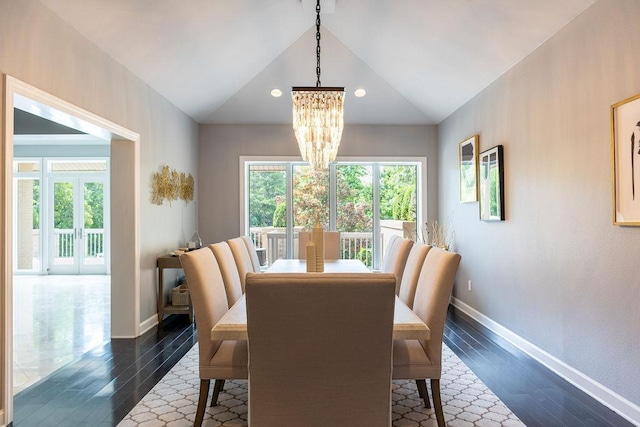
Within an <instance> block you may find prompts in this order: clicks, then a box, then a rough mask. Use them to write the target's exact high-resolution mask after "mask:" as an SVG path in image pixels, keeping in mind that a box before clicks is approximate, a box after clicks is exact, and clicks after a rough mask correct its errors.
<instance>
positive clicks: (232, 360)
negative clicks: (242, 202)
mask: <svg viewBox="0 0 640 427" xmlns="http://www.w3.org/2000/svg"><path fill="white" fill-rule="evenodd" d="M180 263H181V264H182V268H183V269H184V274H185V277H186V279H187V286H188V287H189V293H190V294H191V301H192V304H193V309H194V312H195V317H196V322H197V325H198V327H197V330H198V364H199V375H200V396H199V398H198V407H197V409H196V417H195V421H194V426H196V427H199V426H201V425H202V420H203V419H204V411H205V406H206V404H207V397H208V396H209V386H210V381H211V380H212V379H213V380H215V382H214V387H213V396H212V398H211V406H215V405H216V404H217V401H218V394H219V393H220V391H221V390H222V388H223V387H224V380H229V379H246V378H247V377H248V371H247V364H248V352H247V342H246V341H244V340H243V341H235V340H225V341H212V340H211V328H213V326H214V325H215V324H216V323H217V322H218V321H219V320H220V318H221V317H222V316H223V315H224V314H225V313H226V312H227V310H228V309H229V305H228V303H227V293H226V290H225V286H224V282H223V280H222V274H221V272H220V268H219V266H218V263H217V262H216V258H215V256H214V255H213V253H212V252H211V251H210V250H209V249H207V248H202V249H197V250H195V251H191V252H187V253H184V254H182V255H180Z"/></svg>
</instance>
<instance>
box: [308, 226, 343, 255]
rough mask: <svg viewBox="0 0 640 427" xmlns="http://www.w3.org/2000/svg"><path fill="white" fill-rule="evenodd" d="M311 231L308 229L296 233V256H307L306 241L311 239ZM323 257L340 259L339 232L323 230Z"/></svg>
mask: <svg viewBox="0 0 640 427" xmlns="http://www.w3.org/2000/svg"><path fill="white" fill-rule="evenodd" d="M311 235H312V233H311V232H310V231H301V232H299V233H298V258H299V259H306V258H307V250H306V248H307V243H309V241H310V240H311V238H312V237H311ZM324 258H325V259H340V232H339V231H325V232H324Z"/></svg>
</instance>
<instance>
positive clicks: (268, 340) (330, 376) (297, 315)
mask: <svg viewBox="0 0 640 427" xmlns="http://www.w3.org/2000/svg"><path fill="white" fill-rule="evenodd" d="M394 290H395V278H394V277H393V275H391V274H370V273H342V274H337V273H325V274H304V273H282V274H279V273H273V274H249V275H248V276H247V293H246V301H247V333H248V337H249V419H248V421H249V425H250V426H252V427H272V426H279V427H289V426H296V427H298V426H305V427H326V426H368V427H376V426H380V427H388V426H390V425H391V366H392V362H391V353H392V339H393V311H394V298H395V294H394Z"/></svg>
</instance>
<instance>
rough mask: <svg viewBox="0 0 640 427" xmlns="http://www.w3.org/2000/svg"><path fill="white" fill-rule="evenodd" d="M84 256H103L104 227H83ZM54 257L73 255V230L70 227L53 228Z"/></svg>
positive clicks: (69, 256) (70, 256)
mask: <svg viewBox="0 0 640 427" xmlns="http://www.w3.org/2000/svg"><path fill="white" fill-rule="evenodd" d="M83 232H84V233H83V240H84V256H85V258H93V257H102V256H104V229H102V228H85V229H84V230H83ZM53 236H54V245H55V252H54V254H55V258H72V257H73V256H74V252H73V251H74V244H75V230H74V229H72V228H56V229H54V230H53Z"/></svg>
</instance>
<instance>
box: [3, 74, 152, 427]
mask: <svg viewBox="0 0 640 427" xmlns="http://www.w3.org/2000/svg"><path fill="white" fill-rule="evenodd" d="M4 83H5V84H4V103H3V104H4V105H3V106H4V111H3V116H4V117H3V123H4V126H3V128H2V130H3V133H2V134H1V135H0V137H1V142H2V144H1V146H0V148H1V149H2V162H1V163H0V168H1V170H2V174H1V177H0V180H1V182H2V186H3V188H4V191H2V192H0V198H1V200H0V201H1V202H2V207H3V208H2V210H0V224H2V228H1V230H0V237H1V238H0V242H1V243H0V245H1V246H2V248H1V249H0V253H3V258H2V262H0V279H1V281H0V306H1V307H2V312H3V313H2V315H0V362H1V363H0V386H1V387H0V424H8V423H10V422H12V421H13V394H14V393H13V383H14V382H13V377H14V370H13V368H14V358H13V356H14V351H13V349H14V341H13V338H14V331H18V330H19V331H22V330H23V329H19V328H18V326H21V325H15V326H14V319H17V317H16V316H14V313H15V311H16V310H22V308H19V307H17V306H14V295H17V292H16V289H15V286H16V285H17V284H19V283H20V279H22V277H20V276H16V277H17V279H16V280H15V283H14V266H15V265H16V264H14V260H15V262H16V263H17V262H18V259H19V258H20V256H19V253H18V252H19V249H18V242H20V241H21V240H22V242H23V243H24V242H26V241H28V239H29V238H28V237H26V234H28V232H25V236H22V235H21V236H18V234H19V233H21V231H20V230H21V228H20V227H16V226H15V222H14V216H16V218H17V216H18V213H17V211H15V210H14V208H16V206H15V205H14V193H16V192H18V191H19V189H18V187H15V188H14V185H13V184H14V177H16V172H15V170H14V149H15V148H16V147H14V139H15V138H16V136H15V134H14V124H15V122H14V115H15V114H16V111H21V112H26V113H29V114H32V115H35V116H38V117H39V118H41V119H47V120H49V121H52V122H54V123H56V124H58V125H63V126H65V127H67V128H70V129H74V130H75V131H76V132H75V133H76V134H82V135H84V137H94V138H100V139H102V140H103V141H106V143H104V144H103V151H102V152H101V153H99V154H96V153H94V154H92V155H90V154H85V155H78V144H76V146H75V147H70V148H68V149H69V150H70V151H71V153H72V154H68V153H67V154H63V155H57V156H58V157H59V158H58V159H54V160H57V161H64V162H66V165H61V164H60V163H59V164H57V165H55V161H53V162H51V163H47V161H46V160H47V158H48V157H56V155H51V154H40V157H41V163H40V164H41V170H42V169H46V170H47V171H49V169H48V168H50V165H52V166H51V167H52V168H54V169H55V168H56V167H58V168H60V169H61V170H59V171H58V176H57V177H56V178H52V179H50V180H45V179H44V178H39V179H38V185H37V189H38V190H37V191H38V194H37V198H39V197H41V196H42V197H48V196H45V195H47V194H51V198H52V199H53V200H56V197H55V196H54V194H55V191H56V187H57V190H58V191H60V192H61V193H65V194H67V196H69V197H66V198H62V199H61V200H65V204H66V207H65V208H64V209H53V208H46V209H48V211H46V212H45V208H43V209H41V211H40V212H39V214H38V215H39V221H40V223H39V224H38V225H39V230H40V232H41V234H40V235H39V236H38V239H39V240H40V241H38V242H36V243H33V242H32V243H31V244H30V245H29V246H30V247H31V249H32V250H34V249H35V248H37V249H38V252H37V257H33V254H31V256H32V258H31V265H30V266H29V267H30V269H38V268H39V269H40V272H41V273H42V274H41V275H40V276H39V277H40V278H41V279H42V278H45V277H46V278H51V277H55V278H56V279H60V280H62V281H65V279H66V282H67V284H68V283H69V282H70V281H71V279H70V278H72V277H98V276H100V275H104V277H109V276H108V273H109V265H110V260H111V261H112V263H113V264H112V265H113V267H112V268H111V271H110V273H111V276H110V277H111V280H110V286H108V287H107V289H108V290H107V291H106V296H104V294H105V293H104V292H103V293H102V295H103V297H101V298H102V300H101V301H102V303H104V302H105V301H107V303H108V305H109V306H110V308H107V310H106V311H107V312H108V318H109V324H108V326H110V336H111V338H134V337H137V336H139V335H140V333H139V331H140V247H139V237H138V235H139V216H140V215H139V211H140V206H139V205H140V202H139V165H140V159H139V155H140V148H139V139H140V137H139V135H138V134H137V133H134V132H131V131H130V130H128V129H125V128H123V127H121V126H119V125H117V124H115V123H112V122H110V121H108V120H105V119H103V118H101V117H99V116H97V115H95V114H93V113H90V112H88V111H86V110H83V109H81V108H79V107H76V106H74V105H72V104H70V103H68V102H66V101H64V100H61V99H59V98H56V97H54V96H52V95H49V94H47V93H46V92H43V91H41V90H39V89H37V88H34V87H33V86H30V85H28V84H26V83H24V82H21V81H19V80H17V79H15V78H13V77H11V76H6V75H5V80H4ZM18 114H21V113H18ZM49 137H51V136H49ZM70 145H71V146H73V145H74V144H70ZM104 147H106V148H104ZM94 148H95V147H94ZM104 150H106V153H105V151H104ZM91 156H93V157H91ZM36 157H37V156H36ZM78 157H81V158H84V159H85V160H88V159H90V160H103V161H104V159H105V158H106V159H107V160H106V163H105V164H104V166H101V167H102V169H104V170H103V171H102V170H95V168H94V170H92V171H89V172H88V173H86V171H82V172H81V171H79V170H73V168H77V167H78V165H77V160H78ZM101 158H102V159H101ZM74 163H75V166H73V164H74ZM93 166H96V165H95V164H94V165H93ZM109 171H110V174H109V175H104V176H100V174H101V173H103V172H109ZM32 178H33V177H32ZM49 178H51V177H49ZM57 178H60V179H57ZM85 178H88V179H85ZM18 181H19V180H18ZM28 181H29V179H25V180H24V182H23V183H21V184H19V183H18V182H15V185H16V186H18V185H22V186H23V187H24V190H25V193H29V192H30V193H31V197H32V198H33V197H34V195H35V191H36V190H35V188H36V186H35V185H34V182H28ZM32 181H33V180H32ZM113 188H117V189H118V190H119V191H117V192H114V193H111V190H110V189H113ZM100 192H102V197H103V198H104V199H103V200H107V198H108V199H110V201H111V203H113V204H114V205H115V206H117V209H109V208H108V206H109V203H105V202H104V201H103V204H102V209H103V210H102V212H101V213H99V212H97V211H99V210H100V208H99V206H100V203H99V202H97V201H96V200H98V199H100V195H99V193H100ZM90 194H92V195H90ZM88 199H90V203H91V204H93V205H94V206H93V208H95V210H94V211H92V212H91V215H90V216H92V218H90V219H91V221H88V219H89V218H87V212H86V210H85V209H83V205H84V204H85V202H86V201H88ZM27 200H29V198H28V197H27ZM69 200H71V202H69ZM39 202H41V200H39ZM32 203H33V202H32ZM26 204H27V202H25V206H26ZM40 206H41V207H42V206H44V204H41V205H40ZM47 206H49V207H50V206H51V204H49V205H47ZM56 211H58V213H60V212H64V213H65V215H67V217H68V218H67V222H64V221H62V219H61V218H58V221H57V222H56V219H55V217H56V214H55V212H56ZM31 213H32V215H31V216H30V217H29V215H26V217H25V218H23V219H22V221H24V224H30V227H29V226H28V225H25V226H23V227H22V228H23V229H24V230H27V231H28V230H29V228H31V232H33V230H34V227H33V221H34V218H33V210H31ZM58 216H60V215H58ZM100 216H101V217H102V220H103V223H102V226H103V227H104V229H103V239H102V240H101V238H100V237H96V236H95V235H96V234H100V233H97V232H96V228H97V224H99V222H100V221H99V220H98V218H99V217H100ZM52 218H54V219H52ZM113 218H117V219H118V222H117V224H118V227H117V229H116V230H113V229H110V228H109V224H110V223H114V221H113ZM88 224H89V225H88ZM62 225H64V226H65V227H66V226H69V225H71V226H70V228H71V229H74V228H75V230H73V231H72V233H71V236H69V234H68V233H66V234H65V233H64V232H62V231H61V230H67V229H63V228H62ZM94 225H96V226H95V227H94ZM80 229H81V230H80ZM56 230H57V234H56ZM89 234H91V237H89V238H88V237H87V236H88V235H89ZM30 237H31V239H34V237H33V235H31V236H30ZM23 239H26V240H23ZM45 239H48V240H50V241H51V242H49V244H48V245H47V246H46V247H45V246H43V244H42V242H41V241H42V240H45ZM89 241H90V242H91V244H88V243H87V242H89ZM61 243H64V244H61ZM65 251H66V252H65ZM60 253H62V254H63V256H59V255H60ZM28 258H29V257H28V256H26V257H24V259H28ZM34 258H35V259H36V261H35V262H34V261H33V260H34ZM23 262H24V261H23ZM54 265H55V268H59V270H58V273H59V274H57V275H54V274H46V273H49V272H50V271H48V269H49V268H50V267H51V266H54ZM70 265H72V266H73V267H70ZM76 268H77V272H78V273H89V272H93V273H94V276H86V275H84V274H82V275H68V274H69V273H70V272H72V273H75V272H76V270H75V269H76ZM92 270H93V271H92ZM98 271H100V274H96V273H97V272H98ZM63 273H66V275H62V274H63ZM32 277H36V276H32ZM25 286H26V285H25ZM46 286H54V285H51V284H49V285H45V287H46ZM36 294H37V292H36V291H32V292H31V297H32V298H33V297H34V296H36ZM58 298H61V299H64V300H66V301H71V302H69V305H70V306H74V305H75V303H76V302H78V301H93V302H95V301H96V300H98V299H99V298H96V296H95V295H88V294H87V293H85V292H84V291H79V290H78V289H66V290H65V291H64V292H62V293H61V294H60V296H59V297H58ZM21 299H22V300H27V299H28V298H27V297H21ZM35 300H36V299H35V298H33V301H32V302H31V306H32V307H35V306H36V305H38V304H41V303H36V301H35ZM54 306H59V304H54ZM116 308H117V309H116ZM94 309H95V307H94V306H85V307H84V308H83V309H82V311H83V312H84V313H85V314H87V313H89V314H91V312H92V310H94ZM61 312H62V310H58V311H57V312H54V314H53V315H52V316H53V317H51V316H50V318H48V319H47V318H46V316H45V319H44V320H42V319H40V320H38V326H37V327H33V328H32V330H34V331H36V332H42V333H47V331H49V332H51V328H49V326H50V325H51V324H57V323H60V321H62V318H58V317H56V316H60V315H61V314H60V313H61ZM114 312H115V313H116V314H115V315H114ZM79 313H80V310H76V311H73V312H72V313H71V314H68V315H67V317H66V318H65V319H64V321H65V322H66V323H67V324H68V325H70V326H71V330H72V333H71V342H72V347H75V348H79V347H80V346H79V343H80V341H79V340H77V339H76V340H75V341H74V334H75V333H76V332H78V331H80V330H83V333H84V329H85V326H86V324H87V321H86V320H84V321H82V322H80V321H79V320H78V319H80V318H81V317H80V316H78V314H79ZM54 317H55V319H54ZM85 319H86V317H85ZM98 328H102V333H103V334H104V330H105V328H104V326H99V327H98ZM76 336H77V335H76ZM104 337H109V333H106V334H104ZM104 337H103V338H104ZM103 338H100V339H103ZM35 339H38V338H37V337H36V338H35ZM85 341H86V340H85ZM89 342H90V340H89ZM40 353H41V354H42V355H52V354H53V353H54V351H53V350H52V349H51V348H42V349H41V350H40Z"/></svg>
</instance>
